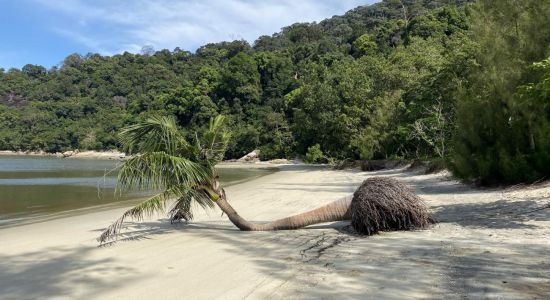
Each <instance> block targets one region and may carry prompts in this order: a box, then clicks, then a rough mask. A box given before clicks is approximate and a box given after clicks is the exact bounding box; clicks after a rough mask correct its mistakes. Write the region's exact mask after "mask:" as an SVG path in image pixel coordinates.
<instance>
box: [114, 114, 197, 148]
mask: <svg viewBox="0 0 550 300" xmlns="http://www.w3.org/2000/svg"><path fill="white" fill-rule="evenodd" d="M119 139H120V142H121V144H122V145H123V147H124V150H125V151H126V152H128V153H132V152H133V151H134V150H138V151H140V152H141V153H146V152H159V151H163V152H166V153H169V154H177V153H179V154H180V155H181V154H182V153H183V154H185V152H192V151H193V149H192V147H191V145H190V144H189V143H188V142H187V140H186V139H185V137H184V136H183V134H182V133H181V131H180V130H179V129H178V126H177V124H176V120H175V119H174V118H173V117H154V116H153V117H149V118H147V119H146V120H145V121H142V122H139V123H137V124H134V125H131V126H128V127H126V128H124V129H123V130H122V131H121V132H120V134H119Z"/></svg>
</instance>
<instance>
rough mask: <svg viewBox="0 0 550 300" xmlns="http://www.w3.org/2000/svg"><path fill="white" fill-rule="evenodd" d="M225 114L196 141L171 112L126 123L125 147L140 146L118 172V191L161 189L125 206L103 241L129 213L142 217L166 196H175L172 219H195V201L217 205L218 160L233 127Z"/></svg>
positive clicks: (161, 207)
mask: <svg viewBox="0 0 550 300" xmlns="http://www.w3.org/2000/svg"><path fill="white" fill-rule="evenodd" d="M223 122H224V117H223V116H218V117H216V118H214V119H212V120H211V121H210V124H209V127H208V130H207V131H206V132H204V134H202V135H201V136H200V137H199V136H198V135H196V140H195V143H189V142H188V141H187V140H186V139H185V136H184V135H183V134H182V133H181V131H180V130H179V129H178V126H177V124H176V121H175V120H174V118H172V117H151V118H148V119H147V120H145V121H143V122H140V123H138V124H135V125H132V126H129V127H127V128H125V129H124V130H123V131H122V132H121V133H120V141H121V143H122V144H123V146H124V147H125V150H126V151H133V150H139V151H140V153H141V154H138V155H135V156H134V157H131V158H130V159H128V160H126V161H124V162H123V164H122V166H121V167H120V170H119V173H118V183H117V191H118V192H126V191H129V190H133V189H138V190H156V191H160V193H159V194H157V195H155V196H153V197H151V198H150V199H148V200H146V201H144V202H142V203H140V204H138V205H137V206H135V207H134V208H132V209H130V210H128V211H126V212H125V213H124V214H123V215H122V216H121V217H120V218H119V219H118V220H116V221H115V222H114V223H113V224H112V225H111V226H109V227H108V228H107V229H106V230H105V231H104V232H103V234H102V235H101V236H100V238H99V241H100V242H101V243H104V242H105V241H107V240H108V239H110V238H112V237H113V236H115V235H116V234H117V233H118V232H119V231H120V229H121V227H122V224H123V222H124V220H125V219H127V218H132V219H137V220H141V219H142V218H143V217H144V216H147V215H151V214H153V213H154V212H161V211H164V210H165V208H166V207H165V205H166V201H168V200H170V199H176V201H175V203H174V206H173V207H172V209H171V210H170V212H169V216H170V219H171V220H172V221H176V220H182V219H183V220H187V221H188V220H191V219H192V218H193V213H192V207H193V205H194V204H196V205H198V206H200V207H202V208H203V209H206V208H210V207H213V206H214V202H213V201H215V200H217V199H218V198H219V195H218V194H217V192H216V190H218V188H219V186H218V183H217V176H216V174H215V170H214V166H215V165H216V164H217V163H219V162H220V161H221V160H222V159H223V156H224V154H225V149H226V148H227V144H228V142H229V137H230V136H229V133H228V132H227V131H226V130H225V129H224V127H223Z"/></svg>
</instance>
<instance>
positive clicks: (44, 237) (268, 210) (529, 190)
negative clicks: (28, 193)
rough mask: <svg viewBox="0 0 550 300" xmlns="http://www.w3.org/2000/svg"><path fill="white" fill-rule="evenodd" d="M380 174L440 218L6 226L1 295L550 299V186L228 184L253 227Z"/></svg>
mask: <svg viewBox="0 0 550 300" xmlns="http://www.w3.org/2000/svg"><path fill="white" fill-rule="evenodd" d="M369 176H393V177H396V178H398V179H400V180H403V181H404V182H406V183H408V184H409V185H411V186H412V187H413V188H414V189H415V190H416V191H417V192H418V194H419V195H420V196H421V197H423V198H424V199H425V200H426V202H427V204H428V206H429V207H430V209H431V210H432V211H433V212H434V215H435V218H436V219H438V220H439V221H440V223H439V224H437V225H436V226H434V227H433V228H431V229H428V230H423V231H414V232H389V233H383V234H380V235H377V236H372V237H361V236H356V235H353V234H351V233H349V232H348V230H347V229H348V227H349V226H348V223H346V222H338V223H332V224H324V225H318V226H312V227H310V228H307V229H302V230H296V231H279V232H240V231H238V230H237V229H236V228H235V227H234V226H233V225H232V224H231V223H230V222H229V221H228V220H227V218H226V217H225V216H221V214H220V211H219V210H211V211H209V212H207V213H205V212H202V211H201V210H200V209H197V210H196V213H195V220H194V221H193V222H192V223H190V224H188V225H184V224H177V225H171V224H170V223H169V222H167V221H166V220H165V216H163V215H160V216H158V217H154V218H151V219H150V220H145V221H144V222H141V223H128V226H127V229H126V230H125V231H124V233H123V234H122V236H121V238H120V240H119V241H118V242H117V243H113V244H109V245H106V246H104V247H98V243H97V241H96V238H97V237H98V235H99V234H100V232H101V231H102V229H103V228H105V227H106V226H108V225H109V224H110V223H111V222H112V221H114V220H115V219H116V218H117V217H118V216H120V214H121V213H122V212H123V211H124V209H122V208H117V209H111V210H106V211H100V212H91V213H87V214H83V215H78V216H72V217H65V218H60V219H55V220H48V221H46V222H42V223H34V224H28V225H22V226H17V227H11V228H4V229H0V299H50V298H55V299H167V298H172V299H549V298H550V254H549V253H550V209H542V208H543V207H545V206H547V205H548V204H549V203H550V183H549V182H546V183H540V184H537V185H533V186H518V187H513V188H508V189H496V188H495V189H473V188H471V187H468V186H466V185H462V184H460V183H458V182H457V181H454V180H451V179H450V178H449V177H448V175H447V173H445V172H442V173H438V174H431V175H422V174H420V173H415V172H408V171H406V170H405V169H395V170H384V171H379V172H360V171H350V170H347V171H337V170H330V169H327V168H324V167H322V168H321V167H319V168H314V169H312V168H311V167H305V166H300V165H295V166H283V167H281V171H280V172H277V173H273V174H271V175H267V176H264V177H260V178H256V179H254V180H251V181H248V182H245V183H241V184H237V185H233V186H230V187H229V188H227V194H228V198H229V201H230V202H231V203H232V205H233V206H234V207H235V209H237V210H238V211H239V213H240V214H241V215H242V216H244V217H246V218H248V219H250V220H253V221H269V220H273V219H276V218H280V217H284V216H288V215H291V214H296V213H300V212H303V211H306V210H309V209H312V208H315V207H317V206H319V205H322V204H325V203H328V202H330V201H333V200H336V199H338V198H340V197H343V196H346V195H349V194H350V193H352V192H353V191H354V190H355V188H356V187H357V186H358V185H359V184H360V183H361V182H362V180H364V179H365V178H367V177H369Z"/></svg>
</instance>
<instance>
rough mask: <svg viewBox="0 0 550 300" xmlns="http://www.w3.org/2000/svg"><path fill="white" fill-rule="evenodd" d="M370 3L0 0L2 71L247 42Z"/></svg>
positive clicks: (333, 0) (367, 0)
mask: <svg viewBox="0 0 550 300" xmlns="http://www.w3.org/2000/svg"><path fill="white" fill-rule="evenodd" d="M374 2H376V1H375V0H261V1H260V0H202V1H201V0H118V1H116V0H17V1H13V0H0V38H1V41H0V68H4V69H6V70H7V69H9V68H12V67H15V68H21V67H22V66H24V65H25V64H28V63H31V64H38V65H42V66H45V67H47V68H50V67H52V66H54V65H58V64H59V63H60V62H62V61H63V59H64V58H65V57H66V56H68V55H69V54H72V53H79V54H86V53H100V54H102V55H113V54H117V53H123V52H124V51H129V52H132V53H139V51H140V50H141V48H142V47H143V46H145V45H148V46H153V48H154V49H156V50H160V49H170V50H173V49H174V48H176V47H180V48H181V49H184V50H189V51H195V50H196V49H197V48H198V47H200V46H202V45H204V44H206V43H210V42H220V41H230V40H235V39H244V40H247V41H249V42H250V43H252V42H254V40H255V39H256V38H258V37H259V36H261V35H271V34H273V33H274V32H278V31H279V30H280V29H281V28H282V27H284V26H288V25H291V24H293V23H296V22H313V21H321V20H323V19H325V18H328V17H331V16H333V15H341V14H343V13H345V12H346V11H348V10H350V9H352V8H355V7H357V6H359V5H366V4H372V3H374Z"/></svg>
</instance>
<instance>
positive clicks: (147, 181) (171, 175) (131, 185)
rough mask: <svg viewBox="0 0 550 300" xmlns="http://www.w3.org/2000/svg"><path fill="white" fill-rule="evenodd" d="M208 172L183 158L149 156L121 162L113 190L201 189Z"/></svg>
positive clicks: (154, 154) (135, 157)
mask: <svg viewBox="0 0 550 300" xmlns="http://www.w3.org/2000/svg"><path fill="white" fill-rule="evenodd" d="M212 172H213V171H212V169H210V168H208V167H205V166H203V165H201V164H199V163H196V162H193V161H191V160H189V159H186V158H183V157H177V156H172V155H168V154H166V153H165V152H150V153H145V154H142V155H138V156H134V157H132V158H130V159H128V160H127V161H125V162H124V164H123V165H122V166H121V168H120V171H119V173H118V183H117V189H118V190H120V191H128V190H131V189H139V190H158V189H165V188H173V187H177V186H188V187H191V186H198V185H204V184H207V183H208V182H209V181H210V180H211V178H212V176H213V174H212Z"/></svg>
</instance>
